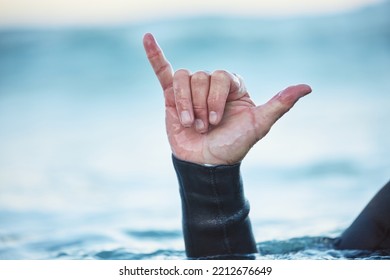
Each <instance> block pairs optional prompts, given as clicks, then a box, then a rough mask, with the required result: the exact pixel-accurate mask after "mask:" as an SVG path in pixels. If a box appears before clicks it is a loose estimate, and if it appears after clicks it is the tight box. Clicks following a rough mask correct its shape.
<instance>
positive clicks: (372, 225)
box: [336, 181, 390, 250]
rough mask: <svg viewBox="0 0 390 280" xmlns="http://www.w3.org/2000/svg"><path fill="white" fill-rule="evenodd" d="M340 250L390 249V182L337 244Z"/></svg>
mask: <svg viewBox="0 0 390 280" xmlns="http://www.w3.org/2000/svg"><path fill="white" fill-rule="evenodd" d="M336 247H337V248H339V249H359V250H382V249H390V181H389V182H388V183H387V184H386V185H385V186H384V187H383V188H382V189H381V190H380V191H379V192H378V193H377V194H376V195H375V196H374V197H373V198H372V199H371V201H370V202H369V203H368V204H367V206H366V207H365V208H364V209H363V211H362V212H361V213H360V214H359V216H358V217H357V218H356V219H355V221H354V222H353V223H352V224H351V226H350V227H349V228H347V229H346V230H345V231H344V233H343V234H342V235H341V237H340V238H339V239H338V240H337V242H336Z"/></svg>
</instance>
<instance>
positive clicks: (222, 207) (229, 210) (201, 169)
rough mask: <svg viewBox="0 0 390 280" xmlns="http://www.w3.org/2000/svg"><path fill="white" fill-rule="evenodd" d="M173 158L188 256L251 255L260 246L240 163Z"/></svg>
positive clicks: (230, 256) (241, 256)
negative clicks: (244, 189) (253, 232)
mask: <svg viewBox="0 0 390 280" xmlns="http://www.w3.org/2000/svg"><path fill="white" fill-rule="evenodd" d="M172 158H173V165H174V167H175V171H176V174H177V178H178V181H179V186H180V197H181V203H182V215H183V216H182V218H183V220H182V223H183V235H184V242H185V248H186V254H187V256H188V257H190V258H210V257H211V258H222V259H224V258H248V257H249V258H250V254H252V253H256V252H257V248H256V243H255V240H254V237H253V234H252V228H251V223H250V220H249V216H248V214H249V203H248V201H247V200H246V199H245V196H244V191H243V185H242V180H241V175H240V164H235V165H218V166H211V167H208V166H203V165H198V164H194V163H190V162H186V161H182V160H179V159H177V158H175V157H174V156H173V157H172Z"/></svg>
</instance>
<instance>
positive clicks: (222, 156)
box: [144, 34, 311, 257]
mask: <svg viewBox="0 0 390 280" xmlns="http://www.w3.org/2000/svg"><path fill="white" fill-rule="evenodd" d="M144 48H145V51H146V55H147V57H148V59H149V62H150V64H151V66H152V68H153V69H154V72H155V74H156V76H157V78H158V80H159V82H160V84H161V87H162V89H163V92H164V98H165V109H166V110H165V112H166V114H165V117H166V118H165V120H166V130H167V135H168V140H169V143H170V146H171V149H172V153H173V155H174V165H175V169H176V172H177V176H178V180H179V184H180V191H181V198H182V206H183V231H184V239H185V244H186V252H187V255H188V256H189V257H207V256H215V255H225V256H226V255H230V256H231V255H236V254H239V255H241V254H250V253H253V252H256V246H255V242H254V238H253V235H252V231H251V228H250V221H249V218H248V212H249V206H248V203H247V202H246V200H245V198H244V195H243V190H242V182H241V179H240V172H239V163H240V162H241V161H242V159H243V158H244V157H245V155H246V154H247V153H248V151H249V150H250V149H251V147H252V146H253V145H254V144H255V143H257V141H259V140H260V139H261V138H263V137H264V136H265V135H266V134H267V133H268V131H269V130H270V129H271V127H272V125H273V124H274V123H275V122H276V121H277V120H278V119H279V118H280V117H281V116H283V115H284V114H285V113H286V112H287V111H289V110H290V109H291V108H292V107H293V106H294V104H295V103H296V102H297V101H298V100H299V99H300V98H301V97H303V96H305V95H307V94H308V93H310V92H311V88H310V87H309V86H307V85H297V86H291V87H288V88H286V89H285V90H283V91H281V92H279V93H278V94H277V95H275V96H274V97H273V98H271V99H270V100H269V101H268V102H267V103H265V104H263V105H260V106H256V105H255V104H254V102H253V101H252V100H251V98H250V96H249V93H248V92H247V90H246V88H245V85H244V82H243V80H242V78H241V77H239V76H237V75H234V74H232V73H229V72H227V71H224V70H217V71H214V72H212V73H207V72H204V71H199V72H196V73H193V74H191V73H190V72H189V71H188V70H184V69H181V70H178V71H176V72H173V69H172V67H171V65H170V63H169V62H168V60H167V59H166V58H165V57H164V55H163V52H162V50H161V49H160V47H159V46H158V44H157V42H156V41H155V39H154V38H153V36H152V35H151V34H146V35H145V36H144ZM205 165H207V166H205ZM209 165H213V166H212V167H210V166H209Z"/></svg>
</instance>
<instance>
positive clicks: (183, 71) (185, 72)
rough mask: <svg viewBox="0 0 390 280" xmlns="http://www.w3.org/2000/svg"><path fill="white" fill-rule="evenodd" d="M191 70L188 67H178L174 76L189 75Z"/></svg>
mask: <svg viewBox="0 0 390 280" xmlns="http://www.w3.org/2000/svg"><path fill="white" fill-rule="evenodd" d="M189 75H190V71H189V70H188V69H178V70H176V71H175V74H174V76H175V77H183V76H189Z"/></svg>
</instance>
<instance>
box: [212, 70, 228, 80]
mask: <svg viewBox="0 0 390 280" xmlns="http://www.w3.org/2000/svg"><path fill="white" fill-rule="evenodd" d="M211 76H212V77H213V78H214V79H218V80H223V79H226V78H229V76H230V75H229V72H228V71H226V70H215V71H214V72H213V73H212V74H211Z"/></svg>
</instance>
